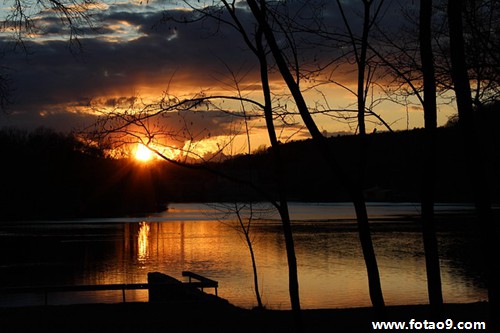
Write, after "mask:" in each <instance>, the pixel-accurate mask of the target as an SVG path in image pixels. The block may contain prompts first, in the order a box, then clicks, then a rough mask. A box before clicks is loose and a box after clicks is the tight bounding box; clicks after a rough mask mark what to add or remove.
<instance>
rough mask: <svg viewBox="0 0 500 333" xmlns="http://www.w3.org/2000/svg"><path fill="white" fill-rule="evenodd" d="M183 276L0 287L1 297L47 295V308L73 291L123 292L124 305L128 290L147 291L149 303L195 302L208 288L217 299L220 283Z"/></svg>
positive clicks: (189, 274) (155, 275)
mask: <svg viewBox="0 0 500 333" xmlns="http://www.w3.org/2000/svg"><path fill="white" fill-rule="evenodd" d="M182 276H185V277H188V278H189V281H188V282H182V281H179V280H177V279H175V278H173V277H171V276H169V275H166V274H163V273H159V272H152V273H148V283H130V284H126V283H124V284H101V285H64V286H26V287H5V288H0V297H2V296H4V295H15V294H41V295H43V296H44V297H43V298H44V305H49V295H50V294H53V293H71V292H98V291H114V290H116V291H121V294H122V302H123V303H126V302H127V299H126V291H127V290H148V294H149V302H164V301H166V302H168V301H171V300H179V299H182V298H184V299H186V300H196V299H200V298H201V297H202V296H203V295H207V294H205V293H204V289H206V288H213V289H214V290H215V296H218V295H217V288H218V287H219V283H218V282H217V281H215V280H212V279H209V278H206V277H204V276H202V275H199V274H196V273H193V272H190V271H183V272H182ZM193 279H195V280H196V281H193Z"/></svg>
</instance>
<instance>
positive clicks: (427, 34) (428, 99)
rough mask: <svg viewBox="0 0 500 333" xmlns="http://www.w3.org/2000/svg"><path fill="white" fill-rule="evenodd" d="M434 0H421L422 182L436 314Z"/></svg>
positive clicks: (438, 284) (438, 278)
mask: <svg viewBox="0 0 500 333" xmlns="http://www.w3.org/2000/svg"><path fill="white" fill-rule="evenodd" d="M431 18H432V0H420V23H419V39H420V58H421V62H422V76H423V88H424V95H423V107H424V123H425V149H424V154H425V156H424V171H423V182H422V203H421V207H422V225H423V239H424V252H425V263H426V271H427V289H428V293H429V302H430V304H431V306H432V307H433V309H434V312H435V314H436V315H439V314H440V313H441V311H442V309H441V308H442V306H443V293H442V290H441V289H442V288H441V273H440V266H439V253H438V245H437V237H436V231H435V226H434V192H435V183H436V180H435V178H436V175H435V174H436V128H437V106H436V79H435V75H434V56H433V52H432V31H431Z"/></svg>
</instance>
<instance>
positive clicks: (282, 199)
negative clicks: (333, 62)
mask: <svg viewBox="0 0 500 333" xmlns="http://www.w3.org/2000/svg"><path fill="white" fill-rule="evenodd" d="M262 37H263V36H262V30H260V29H259V30H258V31H257V34H256V44H257V48H256V51H257V56H258V58H259V64H260V75H261V83H262V93H263V95H264V118H265V120H266V127H267V132H268V135H269V141H270V142H271V149H272V152H273V159H274V163H273V165H274V174H275V177H276V181H277V191H278V196H279V203H280V204H279V207H280V208H279V210H278V211H279V214H280V218H281V224H282V227H283V235H284V237H285V248H286V254H287V262H288V291H289V294H290V303H291V306H292V312H293V317H294V321H295V330H296V332H303V331H304V328H303V323H302V314H301V308H300V295H299V279H298V269H297V259H296V256H295V245H294V241H293V233H292V226H291V221H290V214H289V211H288V201H287V197H286V183H285V179H284V178H283V177H284V174H285V172H284V171H285V167H284V164H283V159H282V157H281V153H280V147H279V142H278V138H277V137H276V131H275V129H274V120H273V110H272V101H271V88H270V86H269V76H268V64H267V58H266V52H265V50H264V47H263V45H262Z"/></svg>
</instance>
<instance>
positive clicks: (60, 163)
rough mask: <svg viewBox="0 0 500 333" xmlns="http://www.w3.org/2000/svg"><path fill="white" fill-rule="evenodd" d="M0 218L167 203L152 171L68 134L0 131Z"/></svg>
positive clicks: (134, 209)
mask: <svg viewBox="0 0 500 333" xmlns="http://www.w3.org/2000/svg"><path fill="white" fill-rule="evenodd" d="M0 153H1V155H2V162H1V166H0V171H1V174H0V189H1V190H0V219H1V220H7V219H45V218H65V217H85V216H112V215H115V216H116V215H126V214H140V213H143V212H148V211H154V210H157V209H158V205H162V204H164V202H165V198H164V197H162V193H161V190H160V188H159V187H158V186H156V185H157V184H160V183H161V182H160V181H157V180H155V177H156V175H155V173H154V172H153V171H154V170H150V169H146V168H143V167H142V168H141V167H140V166H139V165H138V164H136V163H132V162H131V161H128V160H113V159H109V158H104V155H103V152H102V151H101V150H99V149H98V148H95V147H92V146H88V145H85V144H84V143H82V142H80V141H79V140H77V139H76V138H74V137H73V136H71V135H65V134H59V133H56V132H54V131H52V130H47V129H38V130H35V131H33V132H30V133H28V132H24V131H19V130H15V129H8V130H2V131H0Z"/></svg>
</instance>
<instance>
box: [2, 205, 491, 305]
mask: <svg viewBox="0 0 500 333" xmlns="http://www.w3.org/2000/svg"><path fill="white" fill-rule="evenodd" d="M232 208H233V207H232V206H231V205H224V206H222V205H205V204H170V205H169V209H168V210H167V211H165V212H162V213H158V214H153V215H150V216H147V217H142V218H139V217H124V218H102V219H85V220H72V221H30V222H11V223H2V224H0V251H1V253H2V256H1V257H0V283H1V284H2V286H4V287H11V286H33V285H67V284H112V283H145V282H146V280H147V273H148V272H153V271H159V272H163V273H166V274H169V275H171V276H173V277H175V278H178V279H180V280H184V278H182V277H181V272H182V271H185V270H189V271H193V272H195V273H198V274H201V275H204V276H206V277H208V278H211V279H214V280H217V281H219V290H218V294H219V296H221V297H223V298H226V299H228V300H229V301H230V302H231V303H233V304H235V305H238V306H242V307H246V308H250V307H253V306H255V305H256V302H255V296H254V293H253V278H252V268H251V261H250V255H249V252H248V248H247V246H246V243H245V241H244V238H243V236H242V234H241V232H239V231H238V230H239V229H238V227H237V223H236V222H235V215H234V214H231V210H232ZM253 209H254V210H253V213H254V216H253V217H254V219H253V220H252V224H251V229H250V230H251V231H250V232H251V237H252V239H253V246H254V249H255V255H256V260H257V265H258V274H259V278H258V279H259V282H260V287H261V291H262V298H263V301H264V303H265V305H266V306H267V307H268V308H272V309H289V308H290V305H289V299H288V291H287V262H286V255H285V244H284V240H283V236H282V234H281V228H280V222H279V220H278V219H277V215H276V214H275V213H274V212H273V211H272V209H269V207H264V206H255V207H253ZM419 209H420V207H419V205H418V204H411V203H403V204H384V203H377V204H369V206H368V211H369V214H370V217H371V218H372V220H373V222H372V225H373V227H372V230H373V242H374V247H375V251H376V254H377V260H378V263H379V269H380V274H381V282H382V288H383V292H384V296H385V299H386V303H387V304H388V305H398V304H419V303H426V302H427V292H426V277H425V262H424V255H423V246H422V237H421V233H420V230H419V227H418V224H417V223H416V222H414V221H413V218H414V217H416V216H417V214H418V213H419ZM290 210H291V217H292V220H293V228H294V239H295V245H296V253H297V262H298V269H299V283H300V295H301V302H302V306H303V308H308V309H312V308H343V307H360V306H369V305H370V300H369V296H368V287H367V278H366V270H365V266H364V261H363V258H362V253H361V248H360V245H359V240H358V235H357V231H356V224H355V222H354V221H353V217H354V216H353V208H352V205H350V204H332V203H320V204H311V203H291V205H290ZM436 211H437V212H439V213H443V214H449V216H450V217H448V218H447V219H446V222H445V223H444V224H443V225H440V227H439V233H438V239H439V248H440V261H441V268H442V282H443V293H444V300H445V302H449V303H455V302H475V301H482V300H486V299H487V291H486V289H485V286H484V281H483V268H482V266H483V265H482V263H481V260H479V259H478V258H480V252H479V249H478V247H479V245H480V240H479V237H478V236H477V233H476V232H474V231H473V228H472V227H471V226H472V224H471V222H470V221H468V219H463V218H460V215H461V214H467V213H469V212H472V211H473V208H472V207H470V206H467V205H437V206H436ZM246 212H248V210H247V211H246ZM207 291H208V292H212V291H211V290H207ZM121 297H122V295H121V291H120V292H115V291H113V292H99V293H95V294H94V293H72V294H62V293H61V294H51V295H49V304H68V303H74V302H120V301H121ZM126 298H127V301H147V292H146V291H127V293H126ZM30 304H43V296H42V295H36V294H27V295H16V296H2V297H1V299H0V306H18V305H30Z"/></svg>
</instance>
